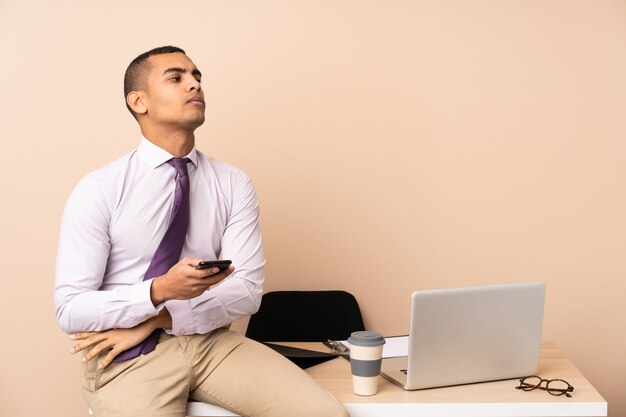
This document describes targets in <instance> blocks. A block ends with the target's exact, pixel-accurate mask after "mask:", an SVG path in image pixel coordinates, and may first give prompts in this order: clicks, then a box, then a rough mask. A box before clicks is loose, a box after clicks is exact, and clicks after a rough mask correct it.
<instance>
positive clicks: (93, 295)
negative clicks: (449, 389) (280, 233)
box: [54, 138, 265, 335]
mask: <svg viewBox="0 0 626 417" xmlns="http://www.w3.org/2000/svg"><path fill="white" fill-rule="evenodd" d="M172 157H173V156H172V155H171V154H169V153H168V152H167V151H165V150H164V149H161V148H159V147H158V146H156V145H154V144H153V143H151V142H150V141H148V140H147V139H145V138H142V140H141V142H140V144H139V147H138V148H137V150H135V151H134V152H131V153H129V154H127V155H125V156H123V157H122V158H120V159H118V160H116V161H113V162H111V163H110V164H108V165H106V166H104V167H103V168H100V169H98V170H96V171H94V172H92V173H91V174H88V175H87V176H85V177H84V178H83V179H82V180H81V181H80V182H79V184H78V185H77V186H76V188H75V189H74V191H73V192H72V194H71V196H70V198H69V200H68V202H67V205H66V207H65V211H64V214H63V221H62V224H61V237H60V240H59V250H58V257H57V265H56V287H55V294H54V295H55V304H56V314H57V319H58V320H59V323H60V324H61V327H62V329H63V330H64V331H65V332H67V333H75V332H83V331H101V330H108V329H112V328H129V327H134V326H136V325H137V324H139V323H141V322H143V321H145V320H147V319H148V318H150V317H152V316H155V315H157V314H158V313H159V311H160V309H162V308H163V307H167V309H168V310H169V312H170V314H171V316H172V330H171V331H168V332H171V333H172V334H175V335H188V334H196V333H199V334H203V333H207V332H209V331H211V330H213V329H216V328H219V327H222V326H225V325H228V324H230V323H232V322H233V321H235V320H237V319H238V318H240V317H243V316H246V315H249V314H252V313H254V312H256V310H257V309H258V306H259V303H260V300H261V294H262V285H263V279H264V273H263V270H264V266H265V255H264V253H263V248H262V246H261V233H260V229H259V209H258V204H257V199H256V195H255V192H254V188H253V186H252V183H251V181H250V179H249V178H248V177H247V176H246V174H245V173H243V172H242V171H240V170H239V169H237V168H235V167H232V166H230V165H228V164H225V163H223V162H219V161H217V160H215V159H212V158H210V157H207V156H205V155H204V154H202V153H201V152H198V151H196V149H195V147H194V149H193V150H192V151H191V152H190V153H189V155H187V157H188V158H189V159H190V160H191V162H190V163H188V164H187V168H188V171H189V180H190V197H189V198H190V201H189V202H190V220H189V228H188V230H187V237H186V240H185V245H184V247H183V250H182V254H181V258H184V257H194V258H203V259H206V260H214V259H218V258H219V257H220V255H221V258H222V259H231V260H232V261H233V266H234V267H235V268H236V269H235V272H233V274H231V275H230V276H229V277H228V278H226V279H225V280H224V281H223V282H222V283H221V284H219V285H218V286H215V287H213V288H211V289H210V290H208V291H205V292H204V293H203V294H202V295H200V296H198V297H196V298H192V299H191V300H169V301H166V302H165V303H162V304H160V305H158V306H156V307H155V306H154V305H153V304H152V301H151V299H150V285H151V282H152V280H148V281H143V277H144V275H145V273H146V271H147V269H148V265H149V264H150V261H151V259H152V256H153V255H154V253H155V251H156V249H157V247H158V245H159V243H160V242H161V239H162V238H163V235H164V234H165V231H166V229H167V225H168V222H169V217H170V213H171V209H172V204H173V201H174V192H175V189H176V186H177V183H176V180H177V177H176V170H175V169H174V167H172V166H171V165H170V164H168V163H167V161H168V160H169V159H170V158H172Z"/></svg>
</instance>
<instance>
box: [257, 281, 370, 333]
mask: <svg viewBox="0 0 626 417" xmlns="http://www.w3.org/2000/svg"><path fill="white" fill-rule="evenodd" d="M359 330H365V326H364V325H363V318H362V317H361V310H360V309H359V305H358V303H357V301H356V299H355V298H354V296H353V295H352V294H350V293H347V292H345V291H275V292H269V293H267V294H264V295H263V298H262V300H261V307H260V308H259V311H258V312H257V313H256V314H254V315H252V316H251V317H250V322H249V323H248V329H247V331H246V336H247V337H249V338H250V339H254V340H258V341H261V342H287V341H293V342H323V341H326V340H327V339H332V340H346V339H347V338H348V337H349V336H350V333H352V332H355V331H359Z"/></svg>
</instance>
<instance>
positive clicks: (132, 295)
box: [124, 280, 163, 327]
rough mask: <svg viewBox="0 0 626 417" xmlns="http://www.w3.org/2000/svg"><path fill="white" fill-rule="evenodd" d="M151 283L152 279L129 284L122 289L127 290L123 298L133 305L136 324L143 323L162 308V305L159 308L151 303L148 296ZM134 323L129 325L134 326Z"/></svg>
mask: <svg viewBox="0 0 626 417" xmlns="http://www.w3.org/2000/svg"><path fill="white" fill-rule="evenodd" d="M151 285H152V280H147V281H142V282H140V283H139V284H137V285H130V286H128V287H125V288H124V290H126V291H128V292H127V294H125V298H126V299H127V300H128V301H129V302H130V304H131V305H132V306H133V308H132V311H133V312H134V316H135V321H136V322H137V324H139V323H143V322H144V321H146V320H148V319H149V318H150V317H154V316H156V315H157V314H159V311H160V310H161V309H162V308H163V307H162V306H161V307H160V308H159V307H155V306H154V304H152V299H151V298H150V287H151ZM134 325H135V324H133V326H131V327H134Z"/></svg>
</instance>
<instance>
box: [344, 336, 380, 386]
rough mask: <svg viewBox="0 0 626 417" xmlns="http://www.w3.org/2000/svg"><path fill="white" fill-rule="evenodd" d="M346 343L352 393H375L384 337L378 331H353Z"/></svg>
mask: <svg viewBox="0 0 626 417" xmlns="http://www.w3.org/2000/svg"><path fill="white" fill-rule="evenodd" d="M348 343H349V344H350V367H351V368H352V389H353V390H354V393H355V394H357V395H374V394H376V392H377V391H378V375H379V374H380V364H381V362H382V357H383V345H384V344H385V339H384V338H383V336H382V335H381V334H380V333H378V332H367V331H365V332H354V333H352V334H351V335H350V338H349V339H348Z"/></svg>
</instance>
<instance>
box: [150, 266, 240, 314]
mask: <svg viewBox="0 0 626 417" xmlns="http://www.w3.org/2000/svg"><path fill="white" fill-rule="evenodd" d="M202 260H203V259H200V258H183V259H182V260H181V261H180V262H178V263H177V264H176V265H174V266H173V267H171V268H170V270H169V271H167V273H166V274H165V275H161V276H160V277H156V278H154V279H153V280H152V285H151V287H150V298H151V299H152V303H153V304H154V305H157V304H159V303H162V302H164V301H167V300H189V299H191V298H194V297H197V296H199V295H201V294H202V293H203V292H205V291H206V290H208V289H209V288H210V287H212V286H213V285H215V284H217V283H218V282H220V281H222V280H223V279H224V278H226V277H227V276H229V275H230V274H232V273H233V271H234V270H235V268H234V267H233V266H230V267H229V268H228V269H226V270H225V271H223V272H219V270H218V269H217V268H208V269H199V270H198V269H196V268H195V267H196V265H198V262H200V261H202Z"/></svg>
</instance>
